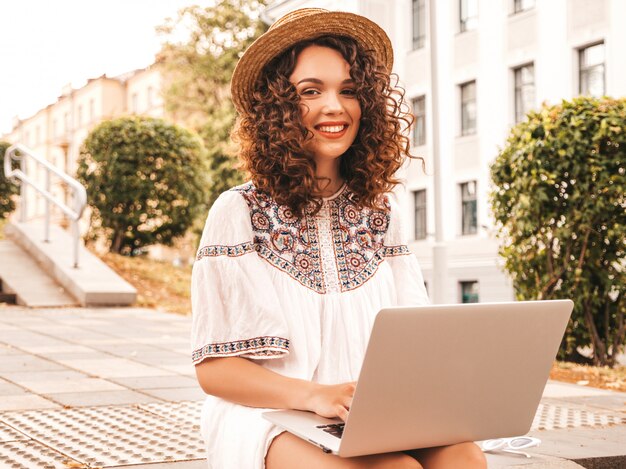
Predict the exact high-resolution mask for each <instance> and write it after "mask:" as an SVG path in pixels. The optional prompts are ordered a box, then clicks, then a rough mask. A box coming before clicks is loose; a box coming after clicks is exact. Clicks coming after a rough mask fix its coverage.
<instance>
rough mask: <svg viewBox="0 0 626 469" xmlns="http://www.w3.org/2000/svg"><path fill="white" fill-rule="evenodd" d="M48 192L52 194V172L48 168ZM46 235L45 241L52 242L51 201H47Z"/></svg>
mask: <svg viewBox="0 0 626 469" xmlns="http://www.w3.org/2000/svg"><path fill="white" fill-rule="evenodd" d="M46 190H47V191H48V192H50V170H49V169H47V168H46ZM45 229H46V233H45V236H44V241H45V242H46V243H49V242H50V200H48V199H46V228H45Z"/></svg>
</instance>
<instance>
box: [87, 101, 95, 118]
mask: <svg viewBox="0 0 626 469" xmlns="http://www.w3.org/2000/svg"><path fill="white" fill-rule="evenodd" d="M95 118H96V102H95V101H94V100H93V99H90V100H89V122H93V121H94V119H95Z"/></svg>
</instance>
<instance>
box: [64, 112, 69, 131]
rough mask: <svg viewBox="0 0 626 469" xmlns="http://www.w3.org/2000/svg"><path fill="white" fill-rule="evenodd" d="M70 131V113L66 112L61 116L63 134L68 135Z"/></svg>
mask: <svg viewBox="0 0 626 469" xmlns="http://www.w3.org/2000/svg"><path fill="white" fill-rule="evenodd" d="M69 131H70V113H69V112H66V113H65V114H64V115H63V132H65V133H68V132H69Z"/></svg>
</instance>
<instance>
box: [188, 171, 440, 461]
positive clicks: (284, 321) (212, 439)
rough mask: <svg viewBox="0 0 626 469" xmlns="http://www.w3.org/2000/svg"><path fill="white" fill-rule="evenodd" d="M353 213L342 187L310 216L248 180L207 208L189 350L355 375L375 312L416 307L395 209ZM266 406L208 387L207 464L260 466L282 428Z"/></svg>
mask: <svg viewBox="0 0 626 469" xmlns="http://www.w3.org/2000/svg"><path fill="white" fill-rule="evenodd" d="M386 204H387V207H388V210H387V211H377V210H371V209H361V210H359V209H358V208H357V207H356V206H355V204H354V203H353V194H352V193H351V191H350V190H349V189H348V188H347V186H345V185H344V187H342V188H341V189H340V190H339V191H338V192H337V193H336V194H335V195H333V196H332V197H329V198H326V199H324V201H323V207H322V210H321V211H320V212H318V213H317V214H316V215H314V216H313V215H305V216H303V217H300V218H298V217H295V216H294V215H293V214H292V212H291V211H290V210H289V208H287V207H285V206H279V205H277V204H276V203H275V202H273V200H272V199H271V198H269V197H268V196H266V195H264V194H262V193H260V192H259V191H257V190H256V188H255V187H254V185H253V184H252V183H247V184H244V185H242V186H239V187H235V188H233V189H231V190H229V191H227V192H224V193H223V194H222V195H220V197H219V198H218V199H217V201H216V202H215V204H214V205H213V207H212V208H211V210H210V212H209V216H208V219H207V222H206V226H205V228H204V232H203V235H202V240H201V244H200V248H199V250H198V254H197V258H196V262H195V263H194V266H193V274H192V310H193V325H192V334H191V336H192V337H191V338H192V351H193V352H192V359H193V363H194V364H198V363H200V362H202V360H204V359H206V358H209V357H230V356H241V357H245V358H249V359H252V360H254V361H255V363H258V364H259V365H262V366H265V367H267V368H268V369H270V370H273V371H275V372H277V373H280V374H282V375H285V376H290V377H293V378H300V379H305V380H311V381H316V382H319V383H323V384H337V383H343V382H348V381H356V380H357V378H358V376H359V371H360V368H361V364H362V361H363V357H364V355H365V349H366V346H367V342H368V339H369V335H370V331H371V328H372V325H373V321H374V318H375V316H376V313H377V312H378V311H379V310H380V309H381V308H383V307H387V306H395V305H419V304H427V303H428V302H429V301H428V296H427V293H426V289H425V287H424V280H423V277H422V273H421V270H420V268H419V265H418V263H417V259H416V257H415V256H414V255H413V254H411V253H410V251H409V249H408V248H407V246H406V244H405V242H404V241H403V240H402V233H401V227H400V220H399V213H398V208H397V206H396V204H395V202H394V201H393V200H392V199H391V197H387V198H386ZM266 410H267V409H261V408H253V407H246V406H242V405H238V404H233V403H230V402H228V401H225V400H222V399H219V398H216V397H213V396H207V398H206V401H205V403H204V405H203V408H202V417H201V431H202V436H203V438H204V440H205V442H206V448H207V461H208V467H209V468H211V469H263V468H264V467H265V455H266V453H267V450H268V448H269V445H270V443H271V441H272V439H273V438H274V437H275V436H277V435H278V434H280V433H281V431H282V430H280V429H279V428H277V427H276V426H274V425H273V424H271V423H269V422H268V421H266V420H265V419H263V418H262V417H261V413H262V412H264V411H266Z"/></svg>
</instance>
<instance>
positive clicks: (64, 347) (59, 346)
mask: <svg viewBox="0 0 626 469" xmlns="http://www.w3.org/2000/svg"><path fill="white" fill-rule="evenodd" d="M22 349H23V350H26V351H28V352H30V353H34V354H36V355H48V354H50V353H89V352H93V349H90V348H88V347H85V346H83V345H75V344H70V343H67V342H58V343H48V344H37V345H32V346H23V347H22Z"/></svg>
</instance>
